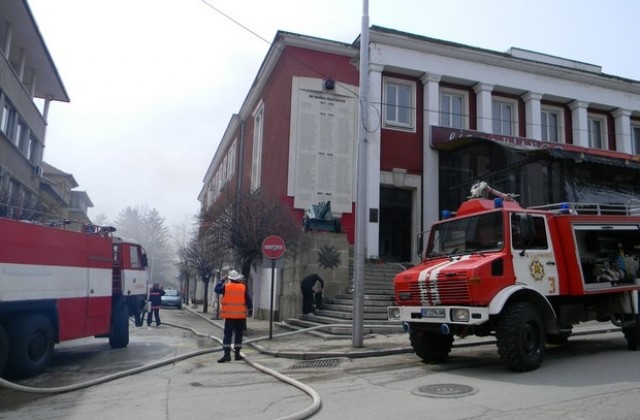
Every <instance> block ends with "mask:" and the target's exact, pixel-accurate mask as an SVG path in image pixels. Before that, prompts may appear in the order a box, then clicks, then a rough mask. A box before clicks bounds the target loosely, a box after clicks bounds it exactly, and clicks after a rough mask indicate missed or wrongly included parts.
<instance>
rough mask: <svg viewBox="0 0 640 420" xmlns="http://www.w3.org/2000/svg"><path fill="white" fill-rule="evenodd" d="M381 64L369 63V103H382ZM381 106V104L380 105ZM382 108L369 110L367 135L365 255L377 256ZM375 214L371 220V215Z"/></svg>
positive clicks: (378, 252) (367, 256)
mask: <svg viewBox="0 0 640 420" xmlns="http://www.w3.org/2000/svg"><path fill="white" fill-rule="evenodd" d="M383 69H384V67H383V66H381V65H377V64H371V63H370V64H369V91H368V92H369V103H370V104H372V105H371V106H377V105H374V104H382V70H383ZM381 106H382V105H381ZM380 115H382V109H379V110H378V112H372V111H369V121H368V122H367V126H368V127H369V135H368V137H367V228H366V232H367V234H366V250H365V253H366V254H365V257H366V258H369V257H378V256H380V251H379V241H380V239H379V236H380V135H381V130H380V124H381V119H380ZM374 215H377V219H375V220H373V219H372V216H374Z"/></svg>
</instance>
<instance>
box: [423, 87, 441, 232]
mask: <svg viewBox="0 0 640 420" xmlns="http://www.w3.org/2000/svg"><path fill="white" fill-rule="evenodd" d="M440 79H442V76H440V75H437V74H425V75H424V76H422V83H423V109H424V114H423V115H424V121H423V127H424V128H423V134H422V139H423V140H422V188H423V191H422V222H423V227H425V228H426V226H430V225H431V223H433V222H435V221H437V220H438V208H439V201H438V197H439V185H440V182H439V177H438V152H437V151H436V150H434V149H432V148H431V126H433V125H439V124H440Z"/></svg>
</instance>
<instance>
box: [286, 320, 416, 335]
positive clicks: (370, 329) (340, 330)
mask: <svg viewBox="0 0 640 420" xmlns="http://www.w3.org/2000/svg"><path fill="white" fill-rule="evenodd" d="M319 320H322V321H323V322H322V323H326V324H327V327H320V326H321V325H322V323H320V322H316V321H319ZM284 324H286V325H287V326H285V327H284V328H290V329H294V330H300V329H305V328H311V327H319V328H318V329H315V330H313V331H309V332H308V334H313V335H316V336H318V337H322V338H323V339H326V340H330V339H336V338H343V337H344V336H351V335H352V330H353V322H351V321H349V322H344V321H342V320H339V319H333V318H327V317H320V316H315V317H310V318H305V319H299V318H290V319H287V320H286V321H285V322H284ZM335 324H344V327H343V326H335ZM328 325H332V326H328ZM362 332H363V333H364V334H390V333H394V334H395V333H404V332H405V331H404V329H403V328H402V325H401V324H400V323H398V322H393V321H386V322H379V321H370V320H365V321H364V322H363V326H362Z"/></svg>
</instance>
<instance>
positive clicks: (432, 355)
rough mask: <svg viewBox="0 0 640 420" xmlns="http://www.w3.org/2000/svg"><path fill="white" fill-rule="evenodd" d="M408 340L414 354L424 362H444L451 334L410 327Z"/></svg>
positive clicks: (449, 346) (451, 339) (449, 347)
mask: <svg viewBox="0 0 640 420" xmlns="http://www.w3.org/2000/svg"><path fill="white" fill-rule="evenodd" d="M409 340H410V341H411V347H413V350H414V351H415V352H416V355H417V356H418V357H419V358H421V359H422V360H424V361H425V362H428V363H432V362H444V361H445V360H447V358H448V357H449V352H450V351H451V346H452V345H453V336H452V335H443V334H440V333H437V332H430V331H424V330H420V329H418V328H411V329H410V330H409Z"/></svg>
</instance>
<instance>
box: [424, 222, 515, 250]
mask: <svg viewBox="0 0 640 420" xmlns="http://www.w3.org/2000/svg"><path fill="white" fill-rule="evenodd" d="M503 246H504V222H503V214H502V212H500V211H495V212H492V213H485V214H481V215H477V216H469V217H463V218H453V219H449V220H447V221H444V222H441V223H438V224H436V225H434V227H433V230H432V231H431V237H430V239H429V246H428V248H427V253H426V256H427V257H435V256H443V255H444V256H447V255H462V254H469V253H475V252H486V251H497V250H500V249H502V247H503Z"/></svg>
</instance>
